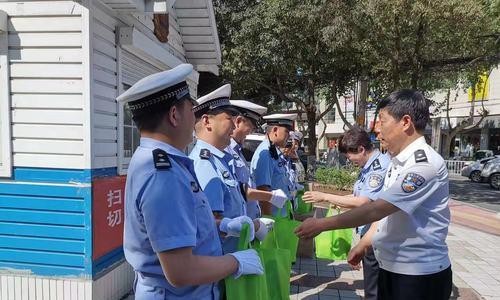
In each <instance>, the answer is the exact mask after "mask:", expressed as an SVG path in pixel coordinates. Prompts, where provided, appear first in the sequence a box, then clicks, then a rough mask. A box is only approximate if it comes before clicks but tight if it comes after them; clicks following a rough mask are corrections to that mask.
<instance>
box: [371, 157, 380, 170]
mask: <svg viewBox="0 0 500 300" xmlns="http://www.w3.org/2000/svg"><path fill="white" fill-rule="evenodd" d="M372 166H373V170H375V171H376V170H381V169H382V166H381V165H380V161H379V160H378V158H377V159H375V160H374V161H373V163H372Z"/></svg>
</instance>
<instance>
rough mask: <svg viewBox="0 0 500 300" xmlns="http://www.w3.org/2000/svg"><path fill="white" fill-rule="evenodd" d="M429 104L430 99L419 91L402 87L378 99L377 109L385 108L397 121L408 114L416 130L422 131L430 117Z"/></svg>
mask: <svg viewBox="0 0 500 300" xmlns="http://www.w3.org/2000/svg"><path fill="white" fill-rule="evenodd" d="M429 106H430V101H429V100H428V99H426V98H425V97H424V95H423V94H422V93H421V92H419V91H416V90H409V89H403V90H399V91H395V92H392V93H391V94H390V95H389V96H387V97H386V98H384V99H383V100H382V101H380V103H379V104H378V107H377V110H378V111H380V110H381V109H387V112H388V113H389V114H390V115H391V116H392V117H394V118H395V119H397V120H398V121H399V120H401V118H403V116H405V115H408V116H410V117H411V120H412V122H413V125H415V128H416V129H417V131H419V132H423V131H424V130H425V126H426V125H427V123H428V122H429V118H430V113H429Z"/></svg>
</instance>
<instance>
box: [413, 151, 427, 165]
mask: <svg viewBox="0 0 500 300" xmlns="http://www.w3.org/2000/svg"><path fill="white" fill-rule="evenodd" d="M415 162H416V163H421V162H427V155H426V154H425V151H424V150H422V149H418V150H417V151H415Z"/></svg>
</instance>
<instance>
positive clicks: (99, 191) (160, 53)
mask: <svg viewBox="0 0 500 300" xmlns="http://www.w3.org/2000/svg"><path fill="white" fill-rule="evenodd" d="M154 14H157V15H154ZM160 40H162V41H160ZM220 55H221V54H220V46H219V42H218V36H217V28H216V25H215V18H214V12H213V7H212V1H211V0H182V1H180V0H179V1H172V0H168V1H157V0H80V1H55V0H51V1H26V2H19V1H9V0H7V1H3V2H0V299H16V300H17V299H86V300H90V299H99V300H105V299H120V298H121V297H122V296H124V295H125V294H126V293H128V292H129V291H130V289H131V287H132V282H133V272H132V270H131V269H130V266H129V265H128V264H127V263H125V262H124V256H123V250H122V231H123V217H124V215H123V200H124V183H125V176H124V175H125V174H126V171H127V167H128V162H129V161H130V158H131V156H132V153H133V151H134V149H135V147H137V145H138V143H139V135H138V132H137V130H136V129H135V127H134V125H133V122H132V120H131V116H130V113H128V110H127V109H126V108H124V107H123V106H120V105H118V104H117V103H116V101H115V98H116V97H117V96H118V95H119V94H121V93H122V92H123V91H125V90H126V89H127V88H128V87H130V86H131V85H133V84H134V83H135V82H137V81H138V80H139V79H141V78H143V77H144V76H147V75H149V74H152V73H155V72H158V71H162V70H167V69H170V68H173V67H175V66H177V65H178V64H180V63H183V62H189V63H191V64H193V65H194V66H195V70H196V71H194V72H193V73H192V74H191V75H190V76H189V78H188V84H189V87H190V93H191V95H192V96H193V97H194V98H196V96H197V88H198V81H199V73H200V72H211V73H214V74H218V65H220V59H221V58H220Z"/></svg>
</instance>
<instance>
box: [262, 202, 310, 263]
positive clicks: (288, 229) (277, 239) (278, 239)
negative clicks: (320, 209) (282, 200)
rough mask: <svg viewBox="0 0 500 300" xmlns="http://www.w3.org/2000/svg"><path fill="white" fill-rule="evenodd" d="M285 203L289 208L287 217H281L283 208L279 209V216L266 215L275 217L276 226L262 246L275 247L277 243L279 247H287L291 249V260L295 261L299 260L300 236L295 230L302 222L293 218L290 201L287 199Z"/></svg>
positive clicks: (264, 247) (287, 208)
mask: <svg viewBox="0 0 500 300" xmlns="http://www.w3.org/2000/svg"><path fill="white" fill-rule="evenodd" d="M285 205H286V210H287V215H286V216H285V217H281V209H279V210H278V216H276V217H271V216H266V217H267V218H272V219H274V226H273V231H272V233H271V234H268V236H267V237H266V239H265V240H264V242H263V243H262V245H261V246H262V247H261V248H263V249H275V248H276V245H277V247H278V248H279V249H287V250H288V251H290V259H291V262H292V263H294V262H295V261H296V260H297V247H298V246H299V238H298V237H297V236H296V235H295V233H294V231H295V228H297V227H298V226H299V225H300V223H301V222H299V221H296V220H294V219H293V213H292V204H291V203H290V201H287V203H286V204H285Z"/></svg>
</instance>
